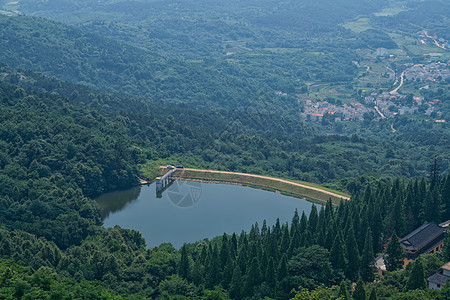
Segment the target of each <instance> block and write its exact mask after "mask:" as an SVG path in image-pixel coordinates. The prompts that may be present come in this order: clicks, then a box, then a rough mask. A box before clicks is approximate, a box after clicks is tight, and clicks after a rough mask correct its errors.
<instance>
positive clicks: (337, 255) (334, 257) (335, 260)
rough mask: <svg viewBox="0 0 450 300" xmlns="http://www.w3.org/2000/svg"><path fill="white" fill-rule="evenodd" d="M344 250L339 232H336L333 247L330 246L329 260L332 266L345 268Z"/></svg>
mask: <svg viewBox="0 0 450 300" xmlns="http://www.w3.org/2000/svg"><path fill="white" fill-rule="evenodd" d="M345 257H346V251H345V247H344V243H343V241H342V238H341V234H340V233H338V234H337V235H336V238H335V239H334V243H333V247H331V251H330V261H331V264H332V265H333V267H334V268H336V269H340V270H345V268H346V262H345Z"/></svg>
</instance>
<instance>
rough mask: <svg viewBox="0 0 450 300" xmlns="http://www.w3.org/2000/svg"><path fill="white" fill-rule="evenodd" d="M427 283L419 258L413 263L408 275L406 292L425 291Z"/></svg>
mask: <svg viewBox="0 0 450 300" xmlns="http://www.w3.org/2000/svg"><path fill="white" fill-rule="evenodd" d="M426 286H427V282H426V281H425V275H424V273H423V265H422V259H421V258H420V257H419V258H418V259H416V260H415V261H414V265H413V267H412V270H411V272H410V273H409V277H408V281H407V282H406V290H408V291H411V290H416V289H422V290H423V289H425V288H426Z"/></svg>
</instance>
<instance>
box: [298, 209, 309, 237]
mask: <svg viewBox="0 0 450 300" xmlns="http://www.w3.org/2000/svg"><path fill="white" fill-rule="evenodd" d="M306 229H308V217H307V216H306V214H305V211H303V212H302V217H301V218H300V224H299V233H300V234H303V233H304V232H305V231H306Z"/></svg>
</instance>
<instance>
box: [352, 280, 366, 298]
mask: <svg viewBox="0 0 450 300" xmlns="http://www.w3.org/2000/svg"><path fill="white" fill-rule="evenodd" d="M352 299H355V300H366V290H365V289H364V282H363V281H362V279H361V278H360V279H358V282H357V283H356V286H355V290H354V291H353V294H352Z"/></svg>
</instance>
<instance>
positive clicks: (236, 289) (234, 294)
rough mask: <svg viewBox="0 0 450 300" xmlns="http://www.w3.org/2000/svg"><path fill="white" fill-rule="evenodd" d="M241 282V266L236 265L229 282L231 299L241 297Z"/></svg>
mask: <svg viewBox="0 0 450 300" xmlns="http://www.w3.org/2000/svg"><path fill="white" fill-rule="evenodd" d="M243 287H244V286H243V282H242V274H241V268H239V266H236V267H235V268H234V271H233V276H232V278H231V284H230V290H229V292H230V297H231V298H233V299H242V292H243Z"/></svg>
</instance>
